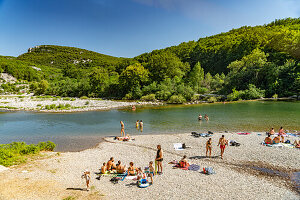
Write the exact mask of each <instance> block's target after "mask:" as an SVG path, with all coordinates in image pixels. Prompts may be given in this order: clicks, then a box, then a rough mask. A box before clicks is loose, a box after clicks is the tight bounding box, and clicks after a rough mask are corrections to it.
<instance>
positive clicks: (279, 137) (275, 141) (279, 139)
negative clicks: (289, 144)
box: [265, 127, 286, 144]
mask: <svg viewBox="0 0 300 200" xmlns="http://www.w3.org/2000/svg"><path fill="white" fill-rule="evenodd" d="M271 135H275V131H274V128H271V130H270V131H269V133H268V136H267V137H266V138H265V143H266V144H278V143H284V136H285V135H286V133H285V132H284V130H283V127H280V129H279V131H278V135H277V136H275V137H274V138H273V139H272V138H271Z"/></svg>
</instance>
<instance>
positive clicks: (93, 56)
mask: <svg viewBox="0 0 300 200" xmlns="http://www.w3.org/2000/svg"><path fill="white" fill-rule="evenodd" d="M18 60H22V61H28V62H31V63H36V64H40V65H48V66H53V67H58V68H63V67H64V66H68V65H76V66H77V67H80V68H89V67H104V68H109V67H114V66H118V65H120V63H122V62H126V61H127V60H130V59H128V58H118V57H113V56H108V55H104V54H100V53H96V52H93V51H88V50H85V49H80V48H75V47H66V46H55V45H40V46H35V47H33V48H29V49H28V53H25V54H22V55H20V56H19V57H18Z"/></svg>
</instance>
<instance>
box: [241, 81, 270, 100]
mask: <svg viewBox="0 0 300 200" xmlns="http://www.w3.org/2000/svg"><path fill="white" fill-rule="evenodd" d="M241 96H242V99H259V98H262V97H264V96H265V90H261V89H259V88H256V86H255V85H253V84H249V86H248V90H244V91H243V94H242V95H241Z"/></svg>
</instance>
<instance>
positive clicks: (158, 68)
mask: <svg viewBox="0 0 300 200" xmlns="http://www.w3.org/2000/svg"><path fill="white" fill-rule="evenodd" d="M299 61H300V18H298V19H291V18H287V19H281V20H275V21H274V22H271V23H270V24H266V25H263V26H255V27H248V26H245V27H241V28H239V29H233V30H231V31H229V32H226V33H221V34H218V35H214V36H210V37H206V38H200V39H199V40H198V41H190V42H183V43H181V44H180V45H178V46H172V47H168V48H165V49H161V50H154V51H152V52H150V53H144V54H142V55H139V56H137V57H134V58H117V57H112V56H107V55H103V54H100V53H96V52H92V51H87V50H83V49H79V48H73V47H62V46H53V45H42V46H37V47H35V48H30V49H29V50H28V53H25V54H23V55H20V56H19V57H17V58H9V59H8V58H4V57H2V58H1V60H0V71H1V70H2V71H5V72H8V73H12V75H15V74H17V75H19V76H18V77H23V78H24V79H25V80H28V81H31V82H32V81H34V82H32V86H31V88H32V90H33V91H35V92H37V91H39V92H37V93H42V94H53V95H60V96H82V95H86V96H92V97H118V98H125V99H140V98H142V99H144V100H154V99H158V100H167V101H169V102H175V103H176V102H179V103H180V102H184V101H186V100H195V99H199V97H198V96H197V95H195V94H206V93H214V94H225V95H227V99H228V100H237V99H252V98H259V97H272V96H280V97H284V96H291V95H295V94H296V95H297V94H299V92H300V64H299ZM16 62H19V63H22V65H20V66H19V69H20V71H22V73H23V74H26V73H27V69H30V71H31V75H30V76H28V75H24V76H20V73H17V71H18V70H16V69H17V68H18V65H17V64H15V63H16ZM12 63H14V64H12ZM26 65H27V68H26ZM33 65H34V66H35V65H38V66H40V68H41V69H42V70H41V71H39V72H36V73H38V75H35V72H33V71H32V66H33ZM28 66H31V67H30V68H28ZM48 67H49V69H55V70H51V71H53V73H52V74H51V76H48V75H49V74H48V72H47V70H48V71H49V69H47V68H48ZM21 68H22V70H21ZM14 73H15V74H14ZM26 77H38V78H35V79H34V80H32V79H29V78H26ZM43 79H45V80H43ZM41 81H43V84H44V83H45V82H47V84H48V85H47V87H46V89H44V90H40V89H38V88H39V85H40V84H41V83H40V82H41ZM41 91H42V92H41ZM216 100H221V99H213V98H212V99H211V101H216Z"/></svg>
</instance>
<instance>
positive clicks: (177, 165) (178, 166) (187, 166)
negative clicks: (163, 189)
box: [173, 163, 190, 170]
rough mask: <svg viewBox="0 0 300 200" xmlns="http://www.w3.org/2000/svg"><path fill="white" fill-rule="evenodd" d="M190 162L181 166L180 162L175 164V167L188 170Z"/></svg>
mask: <svg viewBox="0 0 300 200" xmlns="http://www.w3.org/2000/svg"><path fill="white" fill-rule="evenodd" d="M189 166H190V164H189V163H188V164H187V165H186V166H185V167H181V166H180V165H179V164H176V165H174V166H173V168H179V169H182V170H188V169H189Z"/></svg>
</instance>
